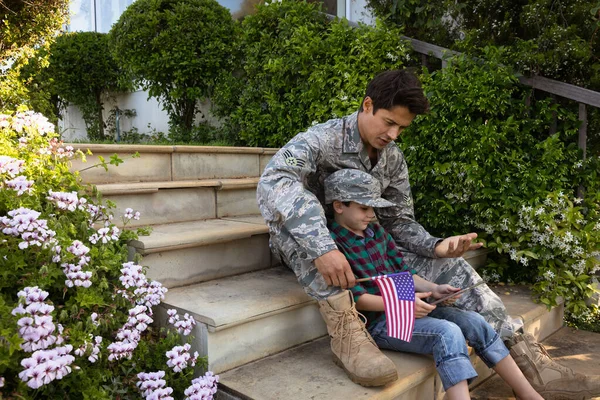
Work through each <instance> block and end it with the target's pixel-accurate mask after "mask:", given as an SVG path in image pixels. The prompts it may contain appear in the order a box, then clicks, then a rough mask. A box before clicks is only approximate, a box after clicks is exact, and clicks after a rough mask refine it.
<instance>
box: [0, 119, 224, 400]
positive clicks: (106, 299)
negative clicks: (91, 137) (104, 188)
mask: <svg viewBox="0 0 600 400" xmlns="http://www.w3.org/2000/svg"><path fill="white" fill-rule="evenodd" d="M0 154H2V155H1V156H0V241H1V242H2V246H0V397H2V398H8V399H12V398H19V399H33V398H36V397H37V398H51V399H56V398H66V399H115V398H121V399H130V398H139V397H140V394H141V395H142V397H147V396H149V395H150V394H151V392H152V391H153V390H152V388H151V386H152V385H155V386H156V387H155V389H156V390H154V392H156V393H155V395H158V394H162V395H164V396H165V397H161V398H165V399H166V398H170V399H172V398H173V397H169V394H171V392H172V394H173V396H174V397H175V398H178V399H182V398H184V397H186V396H191V394H190V393H192V392H195V391H197V390H200V388H201V387H203V386H205V387H210V388H209V389H207V390H208V391H209V392H211V391H212V392H214V390H216V389H215V387H214V383H215V378H214V377H212V376H211V375H210V374H209V375H208V376H206V377H202V378H198V379H199V380H196V381H195V382H194V381H193V382H192V383H193V385H192V386H193V387H190V388H188V389H185V388H186V387H187V386H189V385H190V383H189V379H190V378H191V376H192V374H193V372H192V368H191V367H192V366H193V365H194V363H195V362H199V363H200V364H204V363H205V360H204V359H198V357H197V354H195V355H190V354H189V347H188V346H189V345H188V344H184V345H183V346H180V336H179V334H178V333H177V331H179V333H181V334H183V335H187V334H189V332H190V328H191V326H193V324H195V321H193V318H191V317H190V316H188V315H186V316H184V318H182V319H180V318H179V316H178V315H176V312H175V310H172V311H170V312H169V317H170V318H169V320H170V321H169V323H170V324H173V325H175V327H176V328H177V331H176V330H175V329H172V328H169V329H165V328H161V329H159V328H156V327H154V326H151V325H150V324H151V323H152V322H153V318H155V317H153V315H152V306H155V305H157V304H158V303H160V301H161V300H162V298H163V297H164V293H165V291H166V289H165V288H163V287H162V286H161V285H160V283H158V282H155V281H152V282H149V281H148V280H147V279H146V277H145V275H144V271H143V268H142V267H141V266H139V265H137V264H136V263H135V262H128V260H127V246H126V242H127V240H129V239H132V238H134V237H136V236H137V233H142V231H140V230H138V231H137V232H136V231H132V230H122V231H121V230H120V229H118V228H117V227H116V226H115V225H114V223H113V222H112V214H111V213H110V209H109V207H107V206H105V205H103V204H102V203H101V202H99V201H98V199H97V198H95V197H92V196H89V195H86V194H84V192H83V189H84V188H83V187H82V186H81V185H80V184H79V183H78V181H77V176H76V175H74V174H72V173H71V172H69V169H68V160H69V158H71V157H73V156H74V153H73V149H72V148H70V147H68V146H67V147H63V146H62V143H61V142H59V141H58V140H57V137H56V135H55V134H54V133H53V125H52V124H50V123H48V121H47V120H46V119H45V118H43V117H42V116H41V115H39V114H34V113H31V112H19V113H16V114H14V115H12V116H9V115H0ZM80 155H82V154H80ZM119 161H120V160H118V159H117V158H116V157H115V159H114V163H118V162H119ZM112 162H113V160H112V159H111V163H112ZM121 218H122V221H123V223H124V224H126V223H127V222H128V221H129V220H131V219H132V218H136V219H137V218H139V213H135V212H134V211H133V210H131V209H128V210H126V214H125V215H123V216H122V217H121ZM162 322H165V323H166V321H162ZM165 363H166V364H167V366H168V368H165ZM145 371H154V372H153V373H152V374H150V375H148V374H146V373H145ZM161 371H162V372H161ZM150 380H151V381H152V382H154V383H144V382H146V381H150ZM166 382H168V383H169V385H170V386H171V387H172V389H171V388H167V387H166V386H165V385H166ZM184 391H185V393H184ZM140 392H143V393H140Z"/></svg>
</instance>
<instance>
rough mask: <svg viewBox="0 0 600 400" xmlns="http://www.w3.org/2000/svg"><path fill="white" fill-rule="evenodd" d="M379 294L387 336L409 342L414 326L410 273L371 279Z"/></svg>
mask: <svg viewBox="0 0 600 400" xmlns="http://www.w3.org/2000/svg"><path fill="white" fill-rule="evenodd" d="M372 279H373V280H374V281H375V283H376V284H377V286H378V287H379V291H380V292H381V297H382V298H383V304H384V308H385V318H386V321H387V331H388V336H390V337H394V338H398V339H401V340H404V341H406V342H410V340H411V339H412V332H413V329H414V326H415V285H414V281H413V277H412V275H411V273H410V272H400V273H398V274H390V275H382V276H376V277H373V278H372Z"/></svg>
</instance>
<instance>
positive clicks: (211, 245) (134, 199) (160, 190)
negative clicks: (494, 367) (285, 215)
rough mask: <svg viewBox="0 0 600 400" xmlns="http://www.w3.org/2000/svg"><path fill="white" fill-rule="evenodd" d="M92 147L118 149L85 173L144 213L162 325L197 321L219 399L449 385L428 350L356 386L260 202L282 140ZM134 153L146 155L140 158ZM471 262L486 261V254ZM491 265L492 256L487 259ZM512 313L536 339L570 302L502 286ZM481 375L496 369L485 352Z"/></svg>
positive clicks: (336, 395)
mask: <svg viewBox="0 0 600 400" xmlns="http://www.w3.org/2000/svg"><path fill="white" fill-rule="evenodd" d="M73 146H74V147H76V148H79V149H81V150H83V151H86V150H87V149H89V150H91V152H92V153H93V155H92V156H88V157H87V163H85V164H84V163H81V162H79V161H77V162H74V163H73V170H82V169H84V168H86V167H88V166H90V165H93V164H96V163H97V162H98V156H102V157H104V158H105V159H108V158H109V157H110V156H111V155H112V154H114V153H117V154H119V156H120V158H122V159H123V160H125V162H124V163H123V164H122V165H120V166H118V167H113V166H109V169H108V172H107V171H105V170H104V169H103V168H92V169H87V170H85V171H82V172H81V177H82V178H83V181H84V182H86V183H91V184H94V185H96V187H97V189H98V190H99V191H100V192H101V193H102V194H103V197H104V198H106V199H110V200H111V201H113V202H115V203H116V206H117V207H116V210H115V215H118V214H120V213H122V212H123V211H124V210H125V208H127V207H131V208H133V209H134V210H137V211H140V212H141V214H142V218H141V219H140V220H139V221H132V222H135V224H137V225H138V226H146V225H151V226H152V228H153V231H152V233H151V234H150V235H149V236H142V237H140V238H139V239H138V240H136V241H133V242H132V243H130V248H131V252H132V254H133V252H138V253H140V254H141V255H143V256H144V258H143V262H142V264H143V265H146V266H147V267H148V271H147V276H148V277H149V278H151V279H155V280H158V281H160V282H162V283H163V285H165V286H166V287H168V288H169V291H168V293H167V295H166V298H165V301H164V302H163V304H162V305H161V306H160V307H158V309H157V310H156V315H157V319H158V321H159V322H163V323H164V322H165V321H166V319H167V317H166V310H167V309H168V308H176V309H178V311H179V312H180V313H185V312H187V313H190V314H191V315H193V316H194V317H195V319H196V320H197V321H198V324H197V326H196V328H195V330H194V332H193V333H192V334H193V335H194V336H195V342H194V347H195V348H196V350H198V351H199V352H200V353H201V354H202V355H206V356H208V360H209V369H211V370H212V371H214V372H215V373H218V374H220V376H221V384H220V387H221V391H220V393H219V396H220V397H222V398H242V399H256V400H262V399H277V400H279V399H294V400H295V399H316V398H324V399H344V400H348V399H407V400H408V399H411V400H412V399H434V398H441V396H443V391H442V390H441V389H440V388H441V384H440V382H439V378H438V377H437V374H436V372H435V368H434V365H433V362H432V360H431V358H430V357H426V356H417V355H412V354H403V353H393V352H390V353H388V355H389V356H390V358H392V359H393V360H394V362H395V363H396V365H397V367H398V371H399V374H400V379H399V380H398V381H397V382H394V383H392V384H390V385H388V386H386V387H385V388H363V387H361V386H358V385H355V384H353V383H352V382H351V381H350V380H349V379H348V378H346V376H345V374H344V373H343V371H342V370H341V369H339V368H338V367H336V366H335V365H334V364H333V361H332V360H331V353H330V350H329V347H328V346H329V342H328V339H327V337H326V328H325V325H324V323H323V321H322V319H321V317H320V314H319V312H318V307H317V304H316V302H315V301H314V300H313V299H311V298H310V297H308V296H307V295H306V294H305V293H304V291H303V290H302V288H301V287H300V285H299V284H298V283H297V281H296V278H295V276H294V274H293V273H292V272H291V271H290V270H289V269H287V268H285V267H282V266H279V265H276V263H275V261H274V260H273V258H272V257H271V253H270V251H269V247H268V233H267V228H266V226H265V224H264V222H263V220H262V217H261V216H260V214H259V212H258V207H257V205H256V196H255V191H256V184H257V182H258V177H259V176H260V173H261V171H262V170H263V169H264V167H265V165H266V163H267V162H268V160H269V159H270V158H271V157H272V155H273V154H274V153H275V151H276V150H275V149H264V148H236V147H195V146H139V145H81V144H75V145H73ZM135 152H139V153H140V155H141V157H139V158H131V157H130V156H131V155H132V154H134V153H135ZM468 257H469V259H468V261H470V262H471V263H472V264H477V263H481V262H482V261H483V260H482V258H483V259H484V258H485V255H484V252H481V251H479V252H475V253H472V254H470V255H469V256H468ZM483 262H484V261H483ZM499 294H500V295H501V296H502V297H503V299H504V300H505V302H506V304H507V307H508V309H509V311H510V312H511V315H513V316H517V315H520V316H522V317H523V318H524V320H525V322H526V329H527V330H528V331H529V332H530V333H532V334H534V335H535V336H536V337H537V338H538V339H543V338H545V337H547V336H548V335H550V334H551V333H553V332H555V331H556V330H557V329H559V328H560V326H561V325H562V308H561V307H558V308H555V309H553V310H552V311H547V310H546V308H545V307H543V306H540V305H535V304H533V303H532V302H531V300H530V299H529V296H528V292H527V290H526V289H521V288H514V287H513V288H510V289H508V288H507V287H500V293H499ZM473 360H474V363H475V365H476V366H477V368H478V369H479V370H480V371H481V373H480V376H481V377H480V378H479V379H478V382H481V381H482V380H483V379H485V378H486V377H489V376H490V373H489V371H488V370H487V368H485V366H483V365H482V363H481V362H479V361H478V360H477V359H475V358H473Z"/></svg>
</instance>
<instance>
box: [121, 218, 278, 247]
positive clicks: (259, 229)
mask: <svg viewBox="0 0 600 400" xmlns="http://www.w3.org/2000/svg"><path fill="white" fill-rule="evenodd" d="M250 216H254V215H250ZM235 218H242V217H224V218H212V219H208V220H201V221H196V222H202V221H212V220H224V221H233V222H239V223H240V224H246V228H247V229H243V230H235V229H227V230H224V231H220V232H219V233H218V234H215V235H213V236H208V237H207V236H204V237H201V238H199V239H196V240H194V239H191V240H187V241H186V242H185V243H181V244H177V245H165V246H157V247H150V248H146V247H145V246H144V239H143V238H144V236H140V237H139V238H138V239H137V240H131V241H130V242H129V243H128V245H129V246H130V247H132V248H134V249H135V251H137V252H138V253H140V254H141V255H142V256H144V255H148V254H153V253H160V252H164V251H175V250H181V249H188V248H192V247H199V246H209V245H212V244H220V243H227V242H232V241H234V240H239V239H246V238H250V237H252V236H256V235H263V234H267V233H269V228H268V227H267V226H266V225H264V224H256V223H252V222H246V221H241V220H238V219H235ZM186 222H190V221H186ZM186 222H182V223H186ZM176 224H178V223H173V224H168V225H176ZM162 225H166V224H162ZM157 226H159V225H149V227H151V228H152V227H157ZM240 226H241V225H240Z"/></svg>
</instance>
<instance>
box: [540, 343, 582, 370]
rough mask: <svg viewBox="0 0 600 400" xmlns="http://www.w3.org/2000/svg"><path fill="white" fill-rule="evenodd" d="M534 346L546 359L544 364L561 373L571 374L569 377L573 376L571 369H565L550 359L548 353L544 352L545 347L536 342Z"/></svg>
mask: <svg viewBox="0 0 600 400" xmlns="http://www.w3.org/2000/svg"><path fill="white" fill-rule="evenodd" d="M535 346H536V347H537V348H538V349H539V351H540V352H541V353H542V354H543V355H544V356H545V357H546V359H545V360H544V361H545V364H549V365H551V366H552V368H554V369H557V370H559V371H561V372H564V373H567V374H571V375H575V372H573V370H572V369H571V368H568V367H565V366H564V365H561V364H559V363H557V362H556V361H554V360H553V359H552V357H550V354H548V351H547V350H546V347H545V346H544V345H543V344H541V343H539V342H536V343H535Z"/></svg>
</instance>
